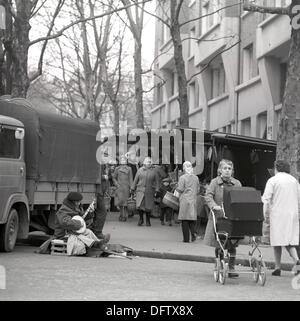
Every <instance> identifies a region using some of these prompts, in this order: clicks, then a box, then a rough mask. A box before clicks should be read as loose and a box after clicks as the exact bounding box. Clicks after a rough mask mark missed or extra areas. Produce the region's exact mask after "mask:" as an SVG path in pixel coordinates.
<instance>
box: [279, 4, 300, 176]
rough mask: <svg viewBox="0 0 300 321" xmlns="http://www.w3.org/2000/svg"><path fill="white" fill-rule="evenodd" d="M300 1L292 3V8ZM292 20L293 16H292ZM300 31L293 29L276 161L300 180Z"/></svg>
mask: <svg viewBox="0 0 300 321" xmlns="http://www.w3.org/2000/svg"><path fill="white" fill-rule="evenodd" d="M299 4H300V1H299V0H297V1H292V5H291V7H293V6H295V5H299ZM291 18H292V16H291ZM299 61H300V29H297V30H296V29H292V35H291V44H290V53H289V59H288V69H287V81H286V87H285V93H284V99H283V104H282V112H281V119H280V124H279V132H278V138H277V140H278V145H277V155H276V159H282V160H286V161H288V162H289V163H290V165H291V174H292V175H293V176H295V177H296V178H297V179H298V180H299V178H300V147H299V146H300V64H299Z"/></svg>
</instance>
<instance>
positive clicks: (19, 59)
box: [0, 0, 149, 97]
mask: <svg viewBox="0 0 300 321" xmlns="http://www.w3.org/2000/svg"><path fill="white" fill-rule="evenodd" d="M47 1H48V0H26V1H23V0H0V4H1V5H3V6H4V7H5V10H6V30H5V32H4V33H3V34H2V35H1V42H0V45H1V46H3V50H2V51H0V53H1V56H0V63H1V65H0V69H1V70H4V71H5V73H6V77H5V79H3V78H2V80H3V82H4V84H2V86H1V87H0V88H1V89H2V92H1V93H0V94H11V95H12V96H17V97H26V94H27V91H28V88H29V85H30V82H31V81H33V80H35V79H37V77H39V76H40V75H41V74H42V66H43V57H44V53H45V50H46V47H47V45H48V43H49V40H51V39H55V38H58V37H60V36H62V35H63V34H64V33H65V32H66V31H67V30H68V29H70V28H72V27H73V26H74V25H76V24H79V23H83V22H85V21H86V22H87V21H92V20H94V19H100V18H103V17H105V16H107V15H111V14H112V13H115V12H119V11H122V10H125V9H127V8H128V7H130V6H132V5H135V4H132V3H129V4H128V5H127V6H124V7H120V8H115V9H113V10H110V11H107V10H106V11H105V12H104V13H101V14H98V15H95V16H90V17H87V18H82V17H79V18H78V19H77V20H75V21H72V22H70V23H69V24H67V25H65V26H63V27H62V28H61V29H59V30H56V32H53V30H54V27H55V23H56V21H57V18H58V16H59V14H60V12H61V10H62V7H63V6H64V5H65V2H66V1H67V0H58V1H56V3H55V5H54V7H53V13H52V15H51V16H52V19H51V22H50V24H49V26H48V29H47V31H46V34H45V36H42V37H39V38H36V39H33V40H30V39H29V32H30V29H31V22H32V19H33V18H34V17H35V16H36V15H37V13H38V12H39V11H40V10H42V9H43V8H45V4H46V2H47ZM71 1H72V0H71ZM147 1H149V0H144V1H143V2H142V3H144V2H147ZM51 7H52V6H51ZM38 43H42V47H41V50H40V59H39V62H38V67H37V71H36V72H35V73H33V74H32V75H31V77H30V76H29V72H28V50H29V48H30V47H31V46H33V45H36V44H38Z"/></svg>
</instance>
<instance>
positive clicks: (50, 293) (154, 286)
mask: <svg viewBox="0 0 300 321" xmlns="http://www.w3.org/2000/svg"><path fill="white" fill-rule="evenodd" d="M34 250H35V248H34V247H30V246H27V247H26V246H17V247H16V249H15V251H14V252H13V253H0V265H2V266H4V267H5V270H6V289H3V290H1V289H0V301H7V300H22V301H23V300H38V301H40V300H41V301H44V300H50V301H52V300H54V301H64V300H100V301H116V300H121V301H134V300H141V301H163V300H171V301H178V300H182V301H187V300H189V301H190V300H192V301H207V300H242V301H252V300H288V301H292V300H300V289H299V290H295V289H293V288H292V285H291V281H292V278H293V276H292V275H291V273H290V272H283V275H282V276H281V277H279V278H278V277H272V276H271V271H269V270H268V271H267V282H266V285H265V286H264V287H262V286H260V285H258V284H255V283H254V282H253V278H252V276H253V275H252V274H243V275H241V276H240V277H239V278H238V279H234V280H233V279H228V280H227V282H226V284H225V285H221V284H219V283H216V282H215V281H214V280H213V275H212V269H213V265H212V264H207V263H198V262H187V261H175V260H160V259H151V258H141V257H134V258H133V259H132V260H128V259H124V258H93V257H92V258H85V257H66V256H51V255H39V254H35V253H34ZM0 284H1V283H0Z"/></svg>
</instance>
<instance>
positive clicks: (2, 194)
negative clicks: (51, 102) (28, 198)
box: [0, 125, 25, 223]
mask: <svg viewBox="0 0 300 321" xmlns="http://www.w3.org/2000/svg"><path fill="white" fill-rule="evenodd" d="M19 130H22V129H17V128H16V127H13V126H6V125H0V223H5V222H4V210H5V207H6V204H7V201H8V199H9V197H10V196H11V195H12V194H16V193H23V194H24V193H25V163H24V159H23V155H22V154H21V144H22V140H21V139H20V137H18V134H19Z"/></svg>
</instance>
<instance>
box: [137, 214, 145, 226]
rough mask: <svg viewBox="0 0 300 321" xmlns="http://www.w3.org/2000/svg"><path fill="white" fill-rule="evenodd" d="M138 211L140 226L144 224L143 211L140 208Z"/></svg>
mask: <svg viewBox="0 0 300 321" xmlns="http://www.w3.org/2000/svg"><path fill="white" fill-rule="evenodd" d="M138 212H139V216H140V219H139V222H138V225H139V226H141V225H143V224H144V212H143V211H142V210H138Z"/></svg>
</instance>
